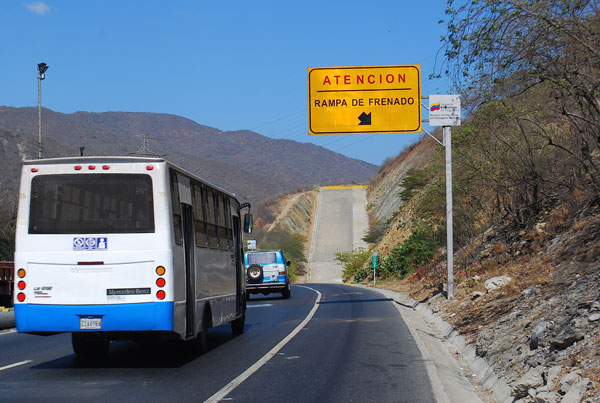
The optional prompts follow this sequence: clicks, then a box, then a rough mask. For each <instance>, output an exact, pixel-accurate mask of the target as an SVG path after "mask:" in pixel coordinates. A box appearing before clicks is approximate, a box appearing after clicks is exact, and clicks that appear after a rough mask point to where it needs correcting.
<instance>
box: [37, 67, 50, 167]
mask: <svg viewBox="0 0 600 403" xmlns="http://www.w3.org/2000/svg"><path fill="white" fill-rule="evenodd" d="M46 70H48V65H47V64H46V63H39V64H38V73H39V74H38V77H37V78H38V158H39V159H41V158H42V80H43V79H44V78H46Z"/></svg>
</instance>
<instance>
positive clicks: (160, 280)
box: [156, 277, 167, 288]
mask: <svg viewBox="0 0 600 403" xmlns="http://www.w3.org/2000/svg"><path fill="white" fill-rule="evenodd" d="M166 283H167V282H166V281H165V279H164V278H162V277H159V278H157V279H156V285H157V286H159V287H161V288H162V287H164V286H165V284H166Z"/></svg>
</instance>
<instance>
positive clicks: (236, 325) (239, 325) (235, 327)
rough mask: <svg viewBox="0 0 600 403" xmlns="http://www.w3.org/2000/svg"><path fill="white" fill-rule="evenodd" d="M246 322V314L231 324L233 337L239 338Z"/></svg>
mask: <svg viewBox="0 0 600 403" xmlns="http://www.w3.org/2000/svg"><path fill="white" fill-rule="evenodd" d="M245 322H246V314H243V315H242V316H241V317H240V318H237V319H236V320H234V321H232V322H231V332H232V333H233V335H234V336H239V335H240V334H242V333H244V324H245Z"/></svg>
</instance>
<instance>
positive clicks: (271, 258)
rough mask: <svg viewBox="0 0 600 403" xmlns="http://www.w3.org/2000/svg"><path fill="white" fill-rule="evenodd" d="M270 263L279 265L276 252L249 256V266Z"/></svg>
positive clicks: (250, 254)
mask: <svg viewBox="0 0 600 403" xmlns="http://www.w3.org/2000/svg"><path fill="white" fill-rule="evenodd" d="M268 263H277V254H276V253H275V252H257V253H249V254H248V264H268Z"/></svg>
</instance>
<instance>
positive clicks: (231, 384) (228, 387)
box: [204, 285, 321, 403]
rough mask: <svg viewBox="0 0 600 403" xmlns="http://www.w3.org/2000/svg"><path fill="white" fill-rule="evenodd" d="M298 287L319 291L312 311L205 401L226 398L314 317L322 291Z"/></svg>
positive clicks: (214, 401)
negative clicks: (258, 358) (261, 355)
mask: <svg viewBox="0 0 600 403" xmlns="http://www.w3.org/2000/svg"><path fill="white" fill-rule="evenodd" d="M296 287H302V288H308V289H309V290H311V291H314V292H316V293H317V300H316V301H315V304H314V306H313V307H312V309H311V310H310V312H309V313H308V315H307V316H306V318H304V320H303V321H302V323H300V324H299V325H298V326H296V328H295V329H294V330H292V332H291V333H290V334H288V335H287V336H286V337H285V339H283V340H281V341H280V342H279V344H277V345H276V346H275V347H273V348H272V349H271V351H269V352H268V353H267V354H265V355H264V356H263V357H262V358H261V359H260V360H258V361H256V362H255V363H254V364H253V365H252V366H251V367H250V368H248V369H247V370H245V371H244V372H242V373H241V374H240V375H239V376H238V377H237V378H235V379H234V380H233V381H231V382H229V383H228V384H227V385H225V386H224V387H223V389H221V390H220V391H218V392H217V393H215V394H214V395H212V396H211V397H209V398H208V399H206V400H205V401H204V403H216V402H218V401H221V400H224V398H225V396H227V395H228V394H229V393H231V391H233V390H234V389H235V388H237V387H238V386H239V385H240V384H241V383H242V382H244V381H245V380H246V379H248V378H249V377H250V376H251V375H252V374H254V373H255V372H256V371H258V370H259V369H260V368H261V367H262V366H263V365H265V364H266V363H267V362H268V361H269V360H270V359H271V358H272V357H273V356H274V355H275V354H277V352H278V351H279V350H281V349H282V348H283V346H285V345H286V344H287V343H288V342H289V341H290V340H292V339H293V338H294V336H296V334H298V333H299V332H300V330H302V328H304V326H306V324H307V323H308V322H309V321H310V320H311V319H312V317H313V316H314V314H315V312H316V311H317V309H319V301H321V293H320V292H319V291H317V290H315V289H313V288H310V287H306V286H303V285H298V286H296Z"/></svg>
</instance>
